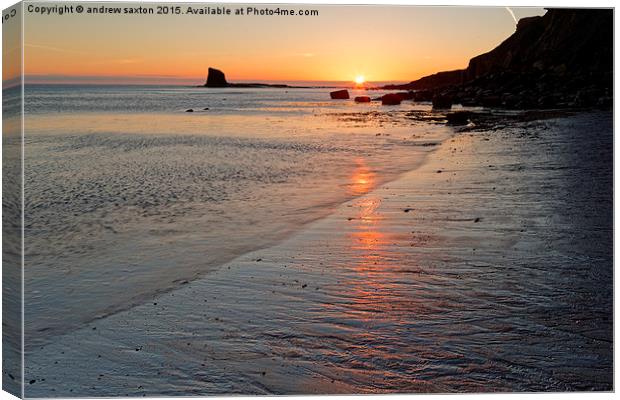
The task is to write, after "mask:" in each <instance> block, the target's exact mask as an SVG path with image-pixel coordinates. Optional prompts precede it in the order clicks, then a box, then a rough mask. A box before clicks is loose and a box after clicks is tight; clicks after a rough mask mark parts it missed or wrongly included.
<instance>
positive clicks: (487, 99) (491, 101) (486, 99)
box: [480, 95, 502, 107]
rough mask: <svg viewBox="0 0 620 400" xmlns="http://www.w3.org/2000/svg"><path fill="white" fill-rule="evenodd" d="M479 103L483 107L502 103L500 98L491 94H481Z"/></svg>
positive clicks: (496, 105) (497, 105)
mask: <svg viewBox="0 0 620 400" xmlns="http://www.w3.org/2000/svg"><path fill="white" fill-rule="evenodd" d="M480 104H482V106H483V107H499V106H501V105H502V98H501V97H499V96H493V95H490V96H482V98H481V99H480Z"/></svg>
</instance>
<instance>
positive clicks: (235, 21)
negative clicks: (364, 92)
mask: <svg viewBox="0 0 620 400" xmlns="http://www.w3.org/2000/svg"><path fill="white" fill-rule="evenodd" d="M47 4H48V5H49V4H51V3H47ZM74 5H75V3H74ZM90 5H91V6H97V3H90ZM99 5H101V4H99ZM142 5H143V6H144V5H147V4H144V3H142ZM107 6H114V3H107ZM192 6H193V7H199V5H198V4H196V3H194V4H193V5H192ZM211 6H212V7H215V6H216V5H214V4H211ZM227 6H228V7H229V8H231V9H235V8H245V7H246V5H241V4H228V5H227ZM254 6H257V5H254ZM181 7H182V9H183V10H184V11H185V9H186V7H187V5H182V6H181ZM257 7H259V8H260V7H261V6H257ZM262 7H265V6H262ZM270 7H271V8H276V7H277V6H276V5H271V6H270ZM281 7H282V6H281ZM286 8H293V9H296V10H299V9H308V10H310V9H312V10H318V11H319V16H277V15H274V16H235V15H230V16H205V15H145V16H140V15H87V14H85V13H82V14H79V15H77V14H65V15H62V16H58V15H51V16H49V15H45V16H41V15H37V14H34V13H26V17H25V26H24V43H25V73H26V75H27V82H101V83H118V82H121V83H130V82H133V83H180V84H200V83H203V82H204V80H205V78H206V72H207V68H208V67H209V66H212V67H215V68H219V69H221V70H223V71H224V72H225V73H226V75H227V78H228V79H229V80H233V81H235V80H237V81H272V80H281V81H352V80H354V79H355V78H356V77H357V76H359V75H363V76H364V77H365V79H366V80H367V81H370V82H373V81H399V82H400V81H402V82H406V81H411V80H413V79H416V78H419V77H421V76H424V75H428V74H431V73H434V72H438V71H442V70H450V69H456V68H463V67H466V66H467V62H468V60H469V59H470V58H471V57H473V56H476V55H478V54H480V53H483V52H486V51H489V50H491V49H492V48H493V47H495V46H496V45H497V44H499V43H500V42H501V41H503V40H504V39H505V38H507V37H508V36H509V35H510V34H512V33H513V32H514V30H515V25H516V24H515V20H514V19H513V16H512V15H511V13H510V12H509V10H508V9H506V8H482V7H406V6H390V7H388V6H318V5H301V4H295V5H292V6H286ZM512 11H513V12H514V14H515V16H516V18H517V19H519V18H522V17H525V16H531V15H542V14H543V13H544V10H543V9H540V8H512ZM7 78H10V77H8V76H6V75H5V76H3V79H7Z"/></svg>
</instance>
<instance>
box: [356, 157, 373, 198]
mask: <svg viewBox="0 0 620 400" xmlns="http://www.w3.org/2000/svg"><path fill="white" fill-rule="evenodd" d="M355 163H356V164H357V166H356V168H355V170H354V171H353V175H352V176H351V183H350V192H351V194H352V195H355V196H361V195H363V194H366V193H368V192H370V191H371V190H372V189H373V187H374V183H375V173H374V172H373V171H372V170H371V169H370V167H368V165H367V164H366V162H365V160H364V159H363V158H358V159H356V160H355Z"/></svg>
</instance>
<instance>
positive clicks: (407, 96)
mask: <svg viewBox="0 0 620 400" xmlns="http://www.w3.org/2000/svg"><path fill="white" fill-rule="evenodd" d="M396 95H397V96H399V97H400V99H401V100H403V101H404V100H413V92H398V93H396Z"/></svg>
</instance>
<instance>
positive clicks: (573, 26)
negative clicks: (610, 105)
mask: <svg viewBox="0 0 620 400" xmlns="http://www.w3.org/2000/svg"><path fill="white" fill-rule="evenodd" d="M497 73H511V74H515V73H516V74H528V75H529V76H530V77H531V76H532V75H538V74H540V75H542V74H554V75H557V76H560V77H562V76H573V77H575V76H580V75H582V76H583V75H586V76H589V77H591V76H595V79H597V80H600V79H609V80H610V79H611V76H612V73H613V10H611V9H598V10H592V9H548V11H547V13H546V14H545V15H544V16H541V17H530V18H523V19H521V20H520V21H519V23H518V25H517V29H516V31H515V33H514V34H512V35H511V36H510V37H509V38H507V39H506V40H505V41H504V42H502V43H501V44H500V45H499V46H497V47H496V48H495V49H493V50H491V51H489V52H488V53H485V54H481V55H479V56H477V57H474V58H472V59H471V60H470V62H469V65H468V67H467V68H466V69H464V70H457V71H447V72H440V73H437V74H434V75H430V76H426V77H424V78H421V79H418V80H416V81H413V82H411V83H409V84H407V85H400V87H399V88H401V89H414V90H422V89H439V88H442V87H447V86H452V85H458V84H466V83H468V82H471V81H474V80H476V79H479V78H481V77H485V76H488V75H491V74H497Z"/></svg>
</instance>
